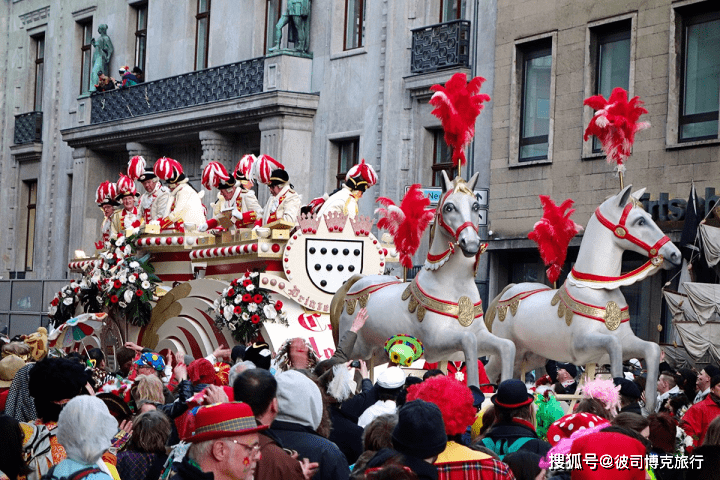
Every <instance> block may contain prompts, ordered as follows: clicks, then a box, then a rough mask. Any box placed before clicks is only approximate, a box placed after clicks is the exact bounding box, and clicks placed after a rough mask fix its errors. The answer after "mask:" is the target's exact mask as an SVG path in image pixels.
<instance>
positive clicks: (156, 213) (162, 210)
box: [140, 182, 170, 223]
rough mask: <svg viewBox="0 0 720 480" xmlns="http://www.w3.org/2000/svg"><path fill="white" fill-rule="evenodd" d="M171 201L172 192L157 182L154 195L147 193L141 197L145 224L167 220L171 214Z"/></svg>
mask: <svg viewBox="0 0 720 480" xmlns="http://www.w3.org/2000/svg"><path fill="white" fill-rule="evenodd" d="M169 200H170V190H169V189H168V188H167V187H164V186H162V185H160V182H155V188H154V189H153V191H152V193H148V192H145V193H143V194H142V195H140V213H141V214H142V217H143V219H144V220H145V223H150V222H151V221H153V220H158V219H161V218H165V217H166V216H167V214H168V213H169V211H168V204H169V203H170V202H169Z"/></svg>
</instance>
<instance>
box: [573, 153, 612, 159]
mask: <svg viewBox="0 0 720 480" xmlns="http://www.w3.org/2000/svg"><path fill="white" fill-rule="evenodd" d="M606 157H607V155H605V152H597V153H586V154H584V155H583V156H582V157H580V158H581V159H582V160H597V159H598V158H603V159H604V158H606Z"/></svg>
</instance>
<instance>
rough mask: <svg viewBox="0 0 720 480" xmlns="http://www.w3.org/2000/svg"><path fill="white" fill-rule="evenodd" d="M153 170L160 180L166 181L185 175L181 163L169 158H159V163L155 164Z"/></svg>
mask: <svg viewBox="0 0 720 480" xmlns="http://www.w3.org/2000/svg"><path fill="white" fill-rule="evenodd" d="M153 170H154V171H155V175H157V177H158V178H159V179H160V180H165V181H167V180H169V179H171V178H174V177H175V176H177V175H180V174H181V173H183V168H182V165H180V162H178V161H177V160H174V159H172V158H168V157H162V158H158V160H157V162H155V166H154V167H153Z"/></svg>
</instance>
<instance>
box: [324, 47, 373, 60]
mask: <svg viewBox="0 0 720 480" xmlns="http://www.w3.org/2000/svg"><path fill="white" fill-rule="evenodd" d="M366 53H367V47H360V48H353V49H352V50H345V51H344V52H340V53H334V54H332V55H330V60H339V59H341V58H348V57H354V56H356V55H365V54H366Z"/></svg>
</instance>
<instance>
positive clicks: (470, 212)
mask: <svg viewBox="0 0 720 480" xmlns="http://www.w3.org/2000/svg"><path fill="white" fill-rule="evenodd" d="M478 175H479V174H478V173H475V174H474V175H473V176H472V178H470V180H469V181H467V182H466V181H465V180H463V179H462V177H460V176H458V177H455V179H454V180H450V179H449V178H448V176H447V174H446V173H445V172H444V171H443V172H442V177H443V186H442V195H441V197H440V201H439V202H438V206H437V209H436V210H435V224H434V225H433V231H432V232H431V238H432V241H431V245H430V251H431V252H432V251H433V248H432V247H433V244H435V245H439V246H441V247H442V248H445V246H446V245H450V248H451V249H453V250H454V247H455V246H458V247H459V248H460V250H461V251H462V253H463V255H464V256H465V257H475V256H476V255H477V254H478V252H480V249H481V242H480V236H479V234H478V225H479V223H480V202H478V201H477V198H475V194H474V193H473V189H474V188H475V184H476V183H477V180H478ZM438 227H440V228H438ZM436 240H441V241H440V242H438V243H436Z"/></svg>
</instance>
